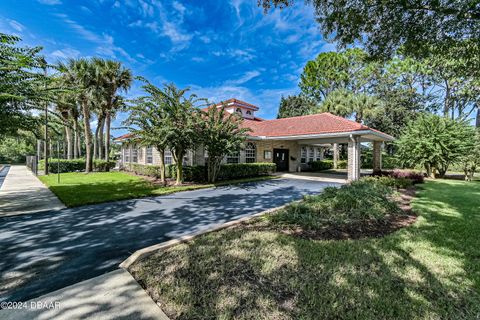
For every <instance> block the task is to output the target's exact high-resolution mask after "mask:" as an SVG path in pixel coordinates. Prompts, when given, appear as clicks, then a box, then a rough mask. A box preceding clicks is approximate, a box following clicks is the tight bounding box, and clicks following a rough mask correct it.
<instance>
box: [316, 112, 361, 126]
mask: <svg viewBox="0 0 480 320" xmlns="http://www.w3.org/2000/svg"><path fill="white" fill-rule="evenodd" d="M320 114H322V113H320ZM323 114H325V115H327V116H329V117H332V118H335V119H338V120H340V121H343V122H346V123H349V124H355V125H357V126H358V127H359V129H370V127H368V126H366V125H364V124H361V123H358V122H356V121H352V120H348V119H345V118H344V117H340V116H337V115H335V114H333V113H330V112H323Z"/></svg>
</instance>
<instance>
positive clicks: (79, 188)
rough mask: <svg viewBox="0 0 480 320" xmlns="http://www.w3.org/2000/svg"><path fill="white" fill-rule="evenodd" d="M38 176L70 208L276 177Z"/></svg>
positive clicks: (106, 173)
mask: <svg viewBox="0 0 480 320" xmlns="http://www.w3.org/2000/svg"><path fill="white" fill-rule="evenodd" d="M39 178H40V180H41V181H42V182H43V183H44V184H46V185H47V186H48V187H49V188H50V190H52V191H53V193H55V194H56V195H57V197H58V198H59V199H60V200H61V201H62V202H63V203H64V204H65V205H66V206H67V207H75V206H81V205H85V204H93V203H102V202H108V201H115V200H123V199H132V198H141V197H146V196H157V195H164V194H169V193H174V192H179V191H187V190H195V189H202V188H211V187H215V186H219V185H225V184H233V183H242V182H250V181H259V180H266V179H272V178H274V177H271V176H266V177H256V178H248V179H239V180H232V181H222V182H219V183H216V184H196V185H184V186H178V187H176V186H168V187H162V186H156V185H154V184H152V183H151V182H150V181H147V180H145V179H143V178H142V177H138V176H134V175H130V174H128V173H124V172H94V173H89V174H85V173H81V172H70V173H61V174H60V183H58V182H57V179H58V177H57V174H50V175H48V176H40V177H39Z"/></svg>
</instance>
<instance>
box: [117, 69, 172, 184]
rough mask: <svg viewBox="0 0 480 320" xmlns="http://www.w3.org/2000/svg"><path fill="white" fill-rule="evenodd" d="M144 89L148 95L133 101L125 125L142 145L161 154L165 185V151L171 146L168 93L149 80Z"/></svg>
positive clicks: (161, 172)
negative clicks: (152, 147)
mask: <svg viewBox="0 0 480 320" xmlns="http://www.w3.org/2000/svg"><path fill="white" fill-rule="evenodd" d="M140 79H141V80H142V81H144V85H143V86H142V89H143V90H144V91H145V92H146V93H147V94H148V95H147V96H143V97H139V98H137V99H135V100H133V103H132V104H131V105H130V106H129V111H130V114H129V116H128V118H127V119H126V120H125V121H124V123H125V124H126V125H127V126H129V127H130V130H131V132H132V133H133V135H134V137H135V140H137V141H138V142H140V143H141V144H142V145H144V146H147V147H151V146H154V147H155V148H156V149H157V150H158V152H159V154H160V179H161V182H162V183H163V184H165V150H166V149H167V148H168V146H169V141H168V137H169V132H168V131H169V129H170V126H169V125H170V123H169V122H168V119H167V116H168V113H167V108H168V101H167V98H166V92H165V91H164V90H162V89H160V88H158V87H156V86H154V85H153V84H151V83H150V82H148V81H147V80H145V79H143V78H140Z"/></svg>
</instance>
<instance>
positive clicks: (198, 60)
mask: <svg viewBox="0 0 480 320" xmlns="http://www.w3.org/2000/svg"><path fill="white" fill-rule="evenodd" d="M192 61H194V62H205V58H202V57H192Z"/></svg>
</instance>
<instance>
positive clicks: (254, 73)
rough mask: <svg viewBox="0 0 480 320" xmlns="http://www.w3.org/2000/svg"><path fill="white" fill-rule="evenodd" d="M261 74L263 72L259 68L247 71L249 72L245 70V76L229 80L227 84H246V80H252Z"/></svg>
mask: <svg viewBox="0 0 480 320" xmlns="http://www.w3.org/2000/svg"><path fill="white" fill-rule="evenodd" d="M260 74H261V73H260V71H258V70H252V71H247V72H245V74H244V75H243V76H241V77H240V78H238V79H233V80H228V81H227V82H226V84H230V85H232V84H233V85H240V84H244V83H245V82H248V81H250V80H252V79H253V78H256V77H258V76H259V75H260Z"/></svg>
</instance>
